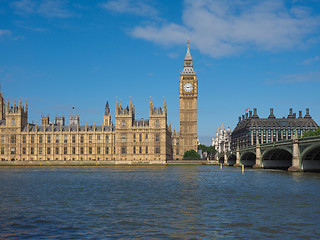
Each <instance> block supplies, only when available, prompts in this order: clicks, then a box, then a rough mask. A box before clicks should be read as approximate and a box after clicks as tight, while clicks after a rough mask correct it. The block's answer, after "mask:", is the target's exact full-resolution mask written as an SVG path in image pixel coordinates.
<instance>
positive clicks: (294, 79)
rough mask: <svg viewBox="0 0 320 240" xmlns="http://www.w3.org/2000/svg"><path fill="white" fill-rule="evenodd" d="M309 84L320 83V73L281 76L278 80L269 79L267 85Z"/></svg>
mask: <svg viewBox="0 0 320 240" xmlns="http://www.w3.org/2000/svg"><path fill="white" fill-rule="evenodd" d="M307 82H320V72H310V73H297V74H286V75H281V76H279V77H278V78H273V79H268V80H267V81H266V84H279V83H281V84H291V83H307Z"/></svg>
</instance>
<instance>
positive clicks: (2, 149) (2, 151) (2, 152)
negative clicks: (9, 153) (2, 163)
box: [1, 147, 4, 155]
mask: <svg viewBox="0 0 320 240" xmlns="http://www.w3.org/2000/svg"><path fill="white" fill-rule="evenodd" d="M1 154H2V155H4V147H2V148H1Z"/></svg>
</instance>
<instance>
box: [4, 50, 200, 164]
mask: <svg viewBox="0 0 320 240" xmlns="http://www.w3.org/2000/svg"><path fill="white" fill-rule="evenodd" d="M197 94H198V81H197V77H196V73H195V71H194V70H193V63H192V57H191V54H190V49H189V44H188V48H187V54H186V57H185V60H184V68H183V71H182V72H181V75H180V79H179V96H180V132H176V131H175V130H174V131H173V132H172V131H171V125H170V124H169V125H168V123H167V104H166V102H165V101H163V104H162V106H161V107H155V106H154V105H153V102H152V101H151V100H150V102H149V119H148V120H144V119H140V120H136V119H135V105H134V103H132V102H131V101H130V103H129V105H128V106H122V105H121V103H118V101H117V103H116V107H115V123H113V122H112V121H111V113H110V107H109V104H108V102H107V103H106V107H105V112H104V116H103V124H102V125H95V124H94V125H90V126H89V125H87V124H85V125H80V121H79V116H73V115H70V119H69V125H67V126H66V125H65V118H64V116H56V117H55V120H54V123H51V122H50V119H49V116H41V125H37V124H30V123H28V104H27V103H25V104H24V105H23V104H22V103H21V101H19V102H18V104H16V103H15V102H14V104H13V105H10V103H9V100H7V102H6V103H5V101H4V98H3V96H2V94H1V93H0V137H1V139H0V159H1V161H109V162H110V163H115V164H133V163H148V164H165V163H166V161H167V160H169V159H173V158H175V159H178V160H180V159H182V158H183V154H184V152H185V151H187V150H191V149H194V150H197V145H196V140H197ZM186 103H188V104H186Z"/></svg>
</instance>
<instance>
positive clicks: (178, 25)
mask: <svg viewBox="0 0 320 240" xmlns="http://www.w3.org/2000/svg"><path fill="white" fill-rule="evenodd" d="M187 39H190V48H191V54H192V57H193V60H194V68H195V70H196V72H197V75H198V79H199V97H198V135H199V137H200V140H201V141H202V142H203V143H205V144H209V143H210V138H211V137H212V136H214V135H215V132H216V129H217V127H218V126H220V125H221V123H224V125H225V126H226V127H227V126H230V127H231V128H232V129H233V128H234V127H235V126H236V124H237V121H238V116H240V115H242V114H244V113H245V109H246V108H251V109H253V108H254V107H256V108H258V114H259V115H260V117H267V116H268V114H269V108H274V113H275V115H276V116H277V117H284V116H287V115H288V111H289V110H288V109H289V108H293V109H294V112H297V113H298V111H299V110H303V113H305V108H307V107H308V108H310V114H311V116H312V117H313V118H314V119H315V121H316V122H317V123H318V124H320V115H319V113H320V97H319V89H320V70H319V69H320V1H318V0H308V1H302V0H301V1H299V0H292V1H288V0H261V1H255V0H232V1H222V0H197V1H193V0H181V1H179V0H175V1H171V0H163V1H146V0H135V1H130V0H109V1H108V0H101V1H86V0H79V1H71V0H70V1H68V0H42V1H33V0H17V1H7V0H0V82H1V86H2V93H3V95H4V96H5V97H9V99H10V102H13V100H16V101H18V100H19V98H21V99H22V101H23V102H24V101H25V100H26V99H27V100H28V104H29V122H32V121H33V122H37V123H40V116H41V114H49V115H50V118H51V120H53V118H54V116H55V114H64V115H65V116H66V118H67V119H68V118H69V115H70V112H71V111H72V107H73V106H74V107H75V110H74V112H76V113H79V115H80V122H81V124H85V122H87V123H88V124H93V123H94V122H95V123H96V124H101V123H102V120H103V112H104V106H105V103H106V101H107V100H109V103H110V105H111V110H112V115H113V120H114V108H115V102H116V99H118V100H119V101H121V103H122V104H126V103H128V102H129V100H130V96H131V99H132V100H134V102H135V106H136V118H138V119H139V118H148V109H149V108H148V106H149V100H150V96H151V98H152V100H153V102H154V104H155V105H156V106H157V105H162V102H163V98H164V97H165V99H166V101H167V105H168V121H169V122H171V123H172V127H174V128H175V129H177V130H179V95H178V81H179V75H180V71H181V70H182V67H183V59H184V56H185V53H186V46H187ZM67 122H68V120H67Z"/></svg>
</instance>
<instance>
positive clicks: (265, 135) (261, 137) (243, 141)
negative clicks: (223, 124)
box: [231, 108, 318, 150]
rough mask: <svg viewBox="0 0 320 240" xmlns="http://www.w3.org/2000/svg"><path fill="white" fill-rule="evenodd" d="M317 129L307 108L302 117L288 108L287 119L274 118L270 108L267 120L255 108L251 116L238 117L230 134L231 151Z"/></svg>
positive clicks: (301, 134) (298, 135) (300, 112)
mask: <svg viewBox="0 0 320 240" xmlns="http://www.w3.org/2000/svg"><path fill="white" fill-rule="evenodd" d="M317 128H318V125H317V123H316V122H315V121H314V120H313V119H312V117H311V116H310V114H309V108H307V109H306V114H305V115H304V116H302V111H299V116H298V117H297V116H296V113H293V111H292V108H290V109H289V115H288V117H287V118H285V117H283V118H276V117H275V116H274V114H273V108H270V115H269V116H268V118H260V117H259V116H258V114H257V109H256V108H255V109H254V112H253V114H252V111H249V114H248V113H246V114H245V115H242V118H241V117H239V121H238V124H237V126H236V128H235V129H234V130H233V132H232V134H231V149H232V150H235V149H236V148H237V146H238V147H239V148H243V147H248V146H251V145H256V144H257V141H259V143H270V142H277V141H280V140H287V139H292V138H293V137H294V136H297V137H301V136H303V134H304V133H305V132H307V131H315V130H316V129H317Z"/></svg>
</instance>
